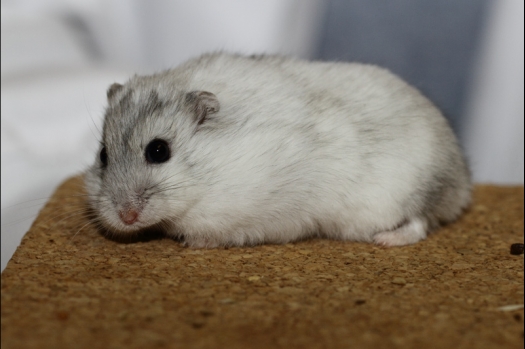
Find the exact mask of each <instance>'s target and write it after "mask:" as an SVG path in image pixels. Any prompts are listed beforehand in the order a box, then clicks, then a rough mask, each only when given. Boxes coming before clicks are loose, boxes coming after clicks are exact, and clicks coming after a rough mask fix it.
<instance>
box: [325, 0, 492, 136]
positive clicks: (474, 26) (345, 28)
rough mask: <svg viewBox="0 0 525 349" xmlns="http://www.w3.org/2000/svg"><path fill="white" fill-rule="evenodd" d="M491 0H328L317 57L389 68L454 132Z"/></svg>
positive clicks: (457, 126) (459, 122)
mask: <svg viewBox="0 0 525 349" xmlns="http://www.w3.org/2000/svg"><path fill="white" fill-rule="evenodd" d="M489 3H490V0H460V1H458V0H429V1H426V0H366V1H363V0H331V1H330V5H329V8H328V13H327V18H326V24H325V28H324V35H323V38H322V40H321V46H320V48H319V53H318V57H317V58H318V59H321V60H341V61H360V62H364V63H373V64H378V65H381V66H384V67H387V68H389V69H390V70H391V71H393V72H394V73H396V74H398V75H399V76H401V77H403V78H404V79H405V80H407V81H408V82H410V83H411V84H412V85H414V86H416V87H417V88H419V89H420V90H421V91H422V92H423V93H424V94H425V95H426V96H428V97H429V98H430V99H431V100H432V101H433V102H434V103H435V104H436V105H437V106H438V107H440V108H441V110H442V111H443V112H444V114H445V115H446V116H447V118H448V119H449V121H450V122H451V124H452V127H453V128H454V129H455V130H456V133H459V127H460V126H461V121H460V119H461V117H462V115H463V114H464V108H465V102H466V101H465V98H466V97H467V89H468V88H469V80H470V79H471V74H472V72H473V71H472V70H473V69H472V68H473V63H474V61H475V58H476V54H477V51H478V47H479V43H480V41H481V40H480V39H481V34H482V31H481V29H482V27H483V25H484V24H485V19H486V15H487V12H488V9H489V6H488V5H490V4H489Z"/></svg>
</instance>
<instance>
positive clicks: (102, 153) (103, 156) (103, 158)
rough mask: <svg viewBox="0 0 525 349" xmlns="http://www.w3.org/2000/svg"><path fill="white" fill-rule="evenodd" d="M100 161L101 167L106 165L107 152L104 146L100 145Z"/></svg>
mask: <svg viewBox="0 0 525 349" xmlns="http://www.w3.org/2000/svg"><path fill="white" fill-rule="evenodd" d="M100 162H102V167H106V166H107V165H108V153H107V152H106V147H102V150H101V151H100Z"/></svg>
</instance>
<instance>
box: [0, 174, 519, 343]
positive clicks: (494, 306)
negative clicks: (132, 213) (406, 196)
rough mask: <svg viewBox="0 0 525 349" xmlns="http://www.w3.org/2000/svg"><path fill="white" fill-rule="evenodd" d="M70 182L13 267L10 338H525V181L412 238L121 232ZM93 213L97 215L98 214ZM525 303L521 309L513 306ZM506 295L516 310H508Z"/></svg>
mask: <svg viewBox="0 0 525 349" xmlns="http://www.w3.org/2000/svg"><path fill="white" fill-rule="evenodd" d="M81 184H82V182H81V179H80V178H73V179H70V180H68V181H66V182H65V183H64V184H63V185H62V186H61V187H60V188H59V189H58V190H57V192H56V193H55V195H54V196H53V197H52V198H51V199H50V201H49V202H48V204H47V205H46V206H45V208H44V209H43V210H42V211H41V212H40V215H39V217H38V218H37V219H36V221H35V223H34V224H33V226H32V228H31V229H30V231H29V232H28V233H27V235H26V236H25V237H24V239H23V241H22V244H21V245H20V247H19V248H18V250H17V251H16V253H15V254H14V256H13V258H12V259H11V261H10V262H9V264H8V265H7V268H6V269H5V271H4V272H3V273H2V309H1V311H2V336H1V342H2V348H4V349H7V348H24V349H30V348H349V347H352V348H354V347H355V348H496V347H497V348H523V308H521V309H515V308H519V305H522V304H523V290H524V284H523V282H524V280H523V267H524V265H523V263H524V260H523V255H520V256H515V255H511V254H510V253H509V248H510V245H511V244H512V243H516V242H520V243H523V229H524V226H523V224H524V219H523V216H524V214H523V210H524V207H523V187H494V186H478V187H476V189H475V202H474V204H473V206H472V209H471V210H470V211H469V212H468V213H467V214H466V215H464V216H463V217H462V219H460V220H459V221H458V222H456V223H454V224H451V225H448V226H446V227H444V228H442V229H441V230H440V231H438V232H437V233H436V234H433V235H431V236H430V237H429V238H428V239H427V240H425V241H423V242H420V243H418V244H416V245H413V246H406V247H399V248H390V249H385V248H381V247H377V246H374V245H370V244H364V243H355V242H341V241H329V240H320V239H317V240H310V241H305V242H300V243H294V244H287V245H264V246H256V247H247V248H229V249H212V250H191V249H187V248H184V247H182V246H181V245H180V243H179V242H177V241H173V240H171V239H165V238H164V239H162V238H158V239H152V240H150V241H147V239H142V240H141V241H135V242H128V243H123V242H116V241H112V240H109V239H107V238H105V237H103V236H102V235H100V234H99V233H98V232H97V230H96V229H95V228H94V227H93V226H91V225H90V224H87V223H88V221H87V220H86V218H84V217H83V216H82V215H79V214H78V209H79V207H80V205H81V204H82V203H83V200H84V199H83V197H82V196H81V190H80V187H81ZM86 224H87V225H86ZM512 305H517V306H516V307H507V306H512ZM501 307H503V308H501Z"/></svg>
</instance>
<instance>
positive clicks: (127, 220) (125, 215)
mask: <svg viewBox="0 0 525 349" xmlns="http://www.w3.org/2000/svg"><path fill="white" fill-rule="evenodd" d="M118 216H119V217H120V219H121V220H122V222H124V224H127V225H131V224H133V223H135V222H136V221H137V220H138V219H139V213H138V212H137V210H134V209H129V210H126V211H119V212H118Z"/></svg>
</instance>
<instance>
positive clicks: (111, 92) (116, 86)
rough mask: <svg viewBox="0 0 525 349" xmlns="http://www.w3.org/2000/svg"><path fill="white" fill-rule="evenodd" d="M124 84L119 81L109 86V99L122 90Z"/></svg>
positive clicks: (107, 93)
mask: <svg viewBox="0 0 525 349" xmlns="http://www.w3.org/2000/svg"><path fill="white" fill-rule="evenodd" d="M123 87H124V86H122V85H121V84H118V83H114V84H113V85H111V86H109V88H108V91H107V92H106V95H107V96H108V99H111V98H112V97H113V96H114V95H115V93H117V92H118V91H120V90H122V88H123Z"/></svg>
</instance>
